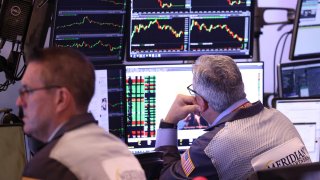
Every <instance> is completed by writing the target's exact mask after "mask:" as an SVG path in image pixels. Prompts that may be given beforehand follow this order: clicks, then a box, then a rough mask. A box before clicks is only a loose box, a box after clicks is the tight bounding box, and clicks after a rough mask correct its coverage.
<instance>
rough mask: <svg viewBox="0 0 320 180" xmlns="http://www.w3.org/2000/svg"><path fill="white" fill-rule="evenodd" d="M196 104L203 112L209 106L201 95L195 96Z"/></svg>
mask: <svg viewBox="0 0 320 180" xmlns="http://www.w3.org/2000/svg"><path fill="white" fill-rule="evenodd" d="M196 101H197V104H198V105H199V106H200V111H201V112H204V111H206V110H207V109H208V108H209V105H208V102H207V101H206V100H205V99H203V97H201V96H196Z"/></svg>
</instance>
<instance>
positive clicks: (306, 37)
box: [289, 0, 320, 60]
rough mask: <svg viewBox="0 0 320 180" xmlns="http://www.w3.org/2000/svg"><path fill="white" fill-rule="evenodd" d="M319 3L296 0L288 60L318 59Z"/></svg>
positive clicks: (309, 0) (319, 53) (316, 1)
mask: <svg viewBox="0 0 320 180" xmlns="http://www.w3.org/2000/svg"><path fill="white" fill-rule="evenodd" d="M319 32H320V2H319V1H318V0H298V2H297V8H296V18H295V22H294V29H293V34H292V40H291V46H290V54H289V58H290V59H292V60H299V59H307V58H320V46H319V42H320V34H319Z"/></svg>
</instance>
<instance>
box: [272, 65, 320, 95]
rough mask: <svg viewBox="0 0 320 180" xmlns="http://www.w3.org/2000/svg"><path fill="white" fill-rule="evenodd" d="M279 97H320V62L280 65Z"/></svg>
mask: <svg viewBox="0 0 320 180" xmlns="http://www.w3.org/2000/svg"><path fill="white" fill-rule="evenodd" d="M278 71H279V73H278V76H279V81H278V82H279V96H280V97H283V98H288V97H317V96H320V81H319V79H320V60H317V61H305V62H295V63H286V64H280V65H279V69H278Z"/></svg>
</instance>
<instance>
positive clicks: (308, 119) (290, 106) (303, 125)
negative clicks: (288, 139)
mask: <svg viewBox="0 0 320 180" xmlns="http://www.w3.org/2000/svg"><path fill="white" fill-rule="evenodd" d="M273 107H275V108H276V109H277V110H279V111H280V112H282V113H283V114H284V115H286V116H287V117H288V118H289V119H290V121H291V122H292V123H293V124H294V126H295V127H296V129H297V130H298V132H299V134H300V136H301V138H302V140H303V141H304V144H305V145H306V148H307V150H308V152H309V154H310V157H311V160H312V161H313V162H318V161H319V153H320V149H319V144H318V139H319V137H320V134H319V131H320V98H278V99H274V100H273Z"/></svg>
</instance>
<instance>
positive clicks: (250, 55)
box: [125, 0, 256, 63]
mask: <svg viewBox="0 0 320 180" xmlns="http://www.w3.org/2000/svg"><path fill="white" fill-rule="evenodd" d="M132 1H134V0H127V5H128V6H127V7H128V8H127V30H126V31H127V33H126V50H125V52H126V53H125V55H126V61H128V62H147V63H152V62H164V61H189V60H195V59H197V58H198V57H199V56H201V55H205V54H210V55H218V54H219V55H227V56H230V57H232V58H233V59H252V58H253V49H254V47H253V46H254V45H253V43H254V35H253V32H254V21H255V20H254V19H255V18H254V16H255V5H256V1H255V0H251V6H250V7H249V11H250V12H251V22H250V27H249V31H250V33H249V35H250V38H249V41H248V44H249V45H250V47H249V48H248V50H249V53H248V54H247V55H232V54H226V53H219V52H217V53H208V52H203V53H201V54H194V55H189V54H188V55H185V56H174V57H160V58H132V57H130V53H131V52H130V46H131V42H130V28H131V27H130V26H131V7H130V5H131V2H132ZM190 54H192V52H190Z"/></svg>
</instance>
